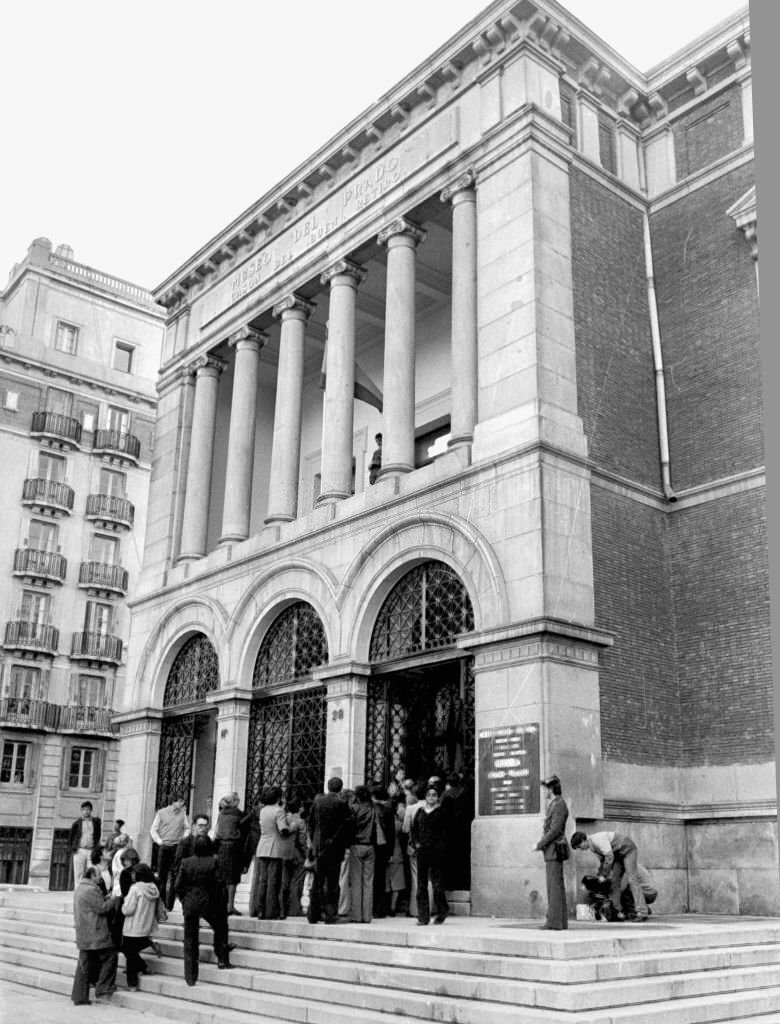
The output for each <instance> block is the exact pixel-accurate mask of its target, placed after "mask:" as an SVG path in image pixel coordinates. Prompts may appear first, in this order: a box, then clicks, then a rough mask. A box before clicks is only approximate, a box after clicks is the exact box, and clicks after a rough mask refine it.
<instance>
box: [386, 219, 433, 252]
mask: <svg viewBox="0 0 780 1024" xmlns="http://www.w3.org/2000/svg"><path fill="white" fill-rule="evenodd" d="M397 235H403V236H406V237H408V238H409V239H411V241H412V244H413V245H415V246H417V245H419V244H420V243H421V242H424V241H425V239H426V238H427V237H428V232H427V231H425V230H424V229H423V228H421V227H420V225H419V224H415V223H414V222H413V221H411V220H407V218H406V217H396V218H395V220H392V221H390V223H389V224H387V225H385V227H383V228H382V230H381V231H380V232H379V234H378V235H377V236H376V241H377V245H387V244H388V242H389V241H390V239H391V238H394V237H396V236H397Z"/></svg>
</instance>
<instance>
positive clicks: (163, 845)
mask: <svg viewBox="0 0 780 1024" xmlns="http://www.w3.org/2000/svg"><path fill="white" fill-rule="evenodd" d="M149 832H150V834H151V836H152V839H153V841H154V842H155V843H157V846H158V847H159V852H158V855H157V877H158V878H159V879H160V897H161V899H162V901H163V903H164V904H165V907H166V909H167V910H173V904H174V902H175V900H176V894H175V892H174V891H173V881H174V876H175V862H176V850H177V848H178V846H179V843H180V842H181V841H182V839H184V837H185V836H187V835H189V832H190V823H189V821H188V820H187V811H186V808H185V806H184V800H183V799H182V798H181V797H180V796H175V797H174V798H173V800H172V801H171V803H170V804H168V806H167V807H161V808H160V810H159V811H158V812H157V813H156V814H155V816H154V820H153V821H152V825H151V828H150V829H149Z"/></svg>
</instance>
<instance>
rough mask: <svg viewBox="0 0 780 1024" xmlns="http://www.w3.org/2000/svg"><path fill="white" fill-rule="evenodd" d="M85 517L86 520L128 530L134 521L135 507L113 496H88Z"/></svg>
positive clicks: (125, 500) (125, 499) (124, 499)
mask: <svg viewBox="0 0 780 1024" xmlns="http://www.w3.org/2000/svg"><path fill="white" fill-rule="evenodd" d="M86 515H87V519H93V520H99V521H100V522H104V523H108V524H111V525H116V526H124V527H126V528H127V529H128V530H129V529H130V528H131V527H132V525H133V521H134V519H135V506H134V505H133V504H132V503H131V502H129V501H128V500H127V498H117V497H116V496H115V495H113V494H89V495H87V512H86Z"/></svg>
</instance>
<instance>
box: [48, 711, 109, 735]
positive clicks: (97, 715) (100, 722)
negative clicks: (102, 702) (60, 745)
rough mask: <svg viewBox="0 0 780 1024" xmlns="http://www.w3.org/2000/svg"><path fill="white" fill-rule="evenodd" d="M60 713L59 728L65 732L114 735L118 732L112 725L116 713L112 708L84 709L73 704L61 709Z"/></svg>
mask: <svg viewBox="0 0 780 1024" xmlns="http://www.w3.org/2000/svg"><path fill="white" fill-rule="evenodd" d="M59 711H60V717H59V728H60V730H61V731H63V732H78V733H102V734H104V735H112V734H113V733H115V732H117V731H118V729H117V728H114V726H112V724H111V719H112V717H113V716H114V714H116V712H114V711H112V710H111V709H110V708H83V707H80V706H78V705H72V704H71V705H68V706H67V707H62V708H60V709H59Z"/></svg>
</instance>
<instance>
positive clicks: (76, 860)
mask: <svg viewBox="0 0 780 1024" xmlns="http://www.w3.org/2000/svg"><path fill="white" fill-rule="evenodd" d="M97 846H100V818H93V817H92V804H91V803H90V802H89V800H85V801H84V803H83V804H82V805H81V817H80V818H76V820H75V821H74V822H73V824H72V825H71V827H70V849H71V853H72V854H73V884H74V886H76V885H78V884H79V882H80V881H81V879H82V878H83V877H84V874H85V872H86V870H87V868H88V867H89V858H90V854H91V853H92V851H93V850H94V849H95V848H96V847H97Z"/></svg>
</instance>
